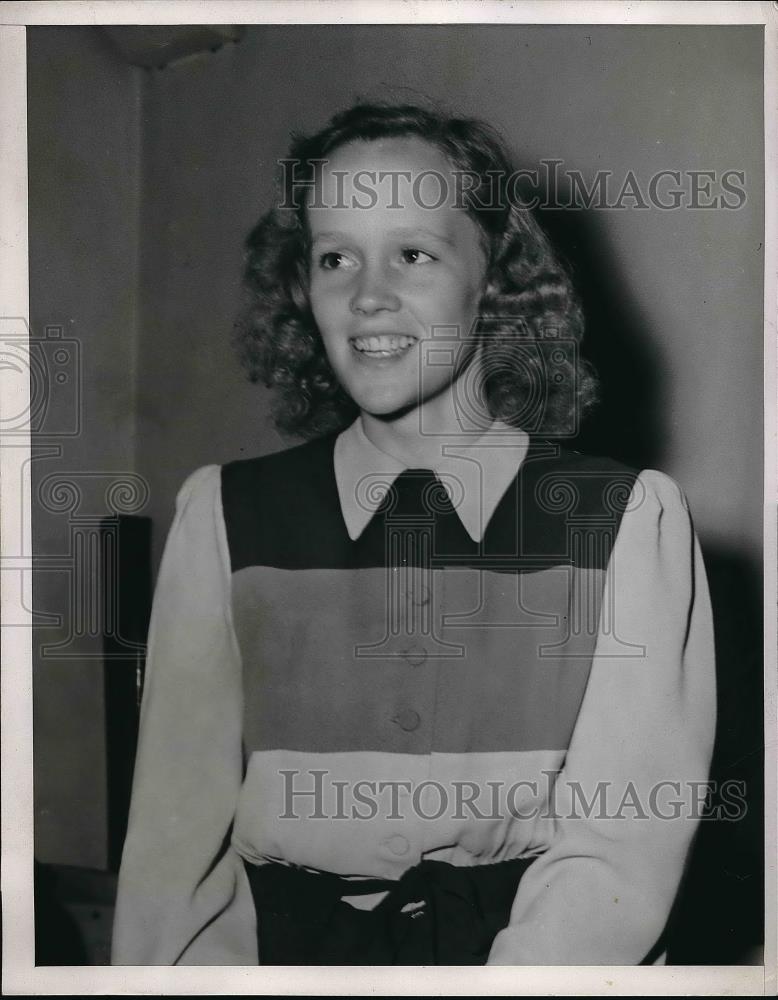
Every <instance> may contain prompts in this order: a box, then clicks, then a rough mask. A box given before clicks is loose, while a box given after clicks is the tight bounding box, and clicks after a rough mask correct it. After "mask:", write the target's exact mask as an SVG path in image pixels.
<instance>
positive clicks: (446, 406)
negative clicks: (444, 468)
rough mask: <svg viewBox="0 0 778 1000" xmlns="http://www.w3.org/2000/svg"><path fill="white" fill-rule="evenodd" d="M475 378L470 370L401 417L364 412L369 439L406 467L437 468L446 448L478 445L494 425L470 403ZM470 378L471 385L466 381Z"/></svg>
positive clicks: (365, 427)
mask: <svg viewBox="0 0 778 1000" xmlns="http://www.w3.org/2000/svg"><path fill="white" fill-rule="evenodd" d="M474 363H475V364H477V360H475V361H474ZM473 374H475V375H476V378H477V373H473V372H472V371H471V369H470V367H468V369H466V370H465V371H464V372H462V374H461V375H460V376H459V377H458V378H457V379H456V380H455V381H454V382H452V383H451V384H450V385H448V386H447V387H446V388H445V389H444V390H443V391H442V392H440V393H438V395H436V396H434V397H432V398H431V399H427V400H425V401H424V402H423V403H422V404H421V406H417V407H414V408H413V409H411V410H407V411H404V412H403V413H401V414H398V415H392V416H390V417H376V416H375V415H373V414H371V413H366V412H365V411H364V410H363V411H362V413H361V420H362V428H363V430H364V432H365V435H366V437H367V438H368V439H369V440H370V441H371V442H372V443H373V444H374V445H375V446H376V448H379V449H380V450H381V451H384V452H386V453H387V454H389V455H392V456H393V457H394V458H396V459H398V461H400V462H402V463H403V464H404V465H407V466H409V467H411V468H435V466H436V465H437V463H438V462H439V460H440V458H441V457H442V455H443V448H444V446H445V445H447V444H454V443H456V444H458V445H462V444H463V443H465V444H467V443H468V441H469V440H471V441H473V442H475V441H476V440H477V439H478V438H480V437H481V436H482V435H483V434H484V433H485V432H486V431H487V430H488V429H489V427H491V425H492V424H493V422H494V421H493V418H492V417H491V415H490V414H489V413H488V412H486V413H481V412H479V406H478V403H477V401H476V400H471V401H468V398H467V396H468V391H469V394H471V395H472V389H471V388H470V387H471V386H472V384H473V382H472V381H470V379H469V378H468V375H473ZM466 378H468V382H465V381H464V380H465V379H466ZM463 400H464V404H465V405H464V406H463Z"/></svg>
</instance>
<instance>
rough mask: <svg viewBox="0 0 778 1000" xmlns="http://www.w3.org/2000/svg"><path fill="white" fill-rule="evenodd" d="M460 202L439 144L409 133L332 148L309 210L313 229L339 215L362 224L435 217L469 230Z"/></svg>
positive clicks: (448, 227) (438, 221)
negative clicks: (399, 136)
mask: <svg viewBox="0 0 778 1000" xmlns="http://www.w3.org/2000/svg"><path fill="white" fill-rule="evenodd" d="M460 183H461V182H460ZM458 201H461V199H458V196H457V175H456V173H455V171H454V168H453V167H452V165H451V164H450V163H449V161H448V159H447V158H446V156H445V155H444V154H443V153H442V152H441V151H440V150H439V149H438V148H437V147H436V146H433V145H432V144H431V143H428V142H425V141H424V140H423V139H418V138H410V137H409V138H384V139H374V140H360V141H355V142H351V143H348V144H347V145H345V146H342V147H340V148H339V149H336V150H334V151H333V152H332V153H331V154H330V155H329V156H328V158H327V160H326V162H325V163H324V164H323V165H322V166H321V167H320V168H319V170H318V172H317V177H316V181H315V193H314V194H313V195H312V196H311V197H310V198H309V200H308V209H307V214H308V221H309V224H310V227H311V231H312V233H313V234H315V233H316V232H318V231H321V230H322V229H325V228H328V227H330V226H332V225H333V223H334V221H335V220H337V221H338V222H339V223H342V224H345V225H347V224H351V225H355V226H358V227H359V228H365V227H371V226H381V227H385V226H387V225H391V224H393V223H395V224H398V225H399V224H402V225H409V224H410V225H424V224H429V223H432V222H434V224H435V225H436V226H438V227H443V228H444V229H446V230H447V231H460V230H461V231H465V230H467V231H468V232H471V231H472V229H473V222H472V220H471V219H470V218H469V217H468V216H467V213H466V212H465V211H464V209H463V208H462V207H461V205H460V204H458Z"/></svg>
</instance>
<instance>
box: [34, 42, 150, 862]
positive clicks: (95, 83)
mask: <svg viewBox="0 0 778 1000" xmlns="http://www.w3.org/2000/svg"><path fill="white" fill-rule="evenodd" d="M28 40H29V44H28V135H29V139H28V142H29V150H28V154H29V206H30V214H29V241H30V319H31V326H32V333H33V335H34V336H36V337H41V338H44V337H45V335H46V328H47V327H49V326H54V327H61V328H62V337H63V338H66V339H71V338H72V339H76V340H77V341H78V342H79V345H80V349H81V361H82V378H81V379H80V380H78V381H77V383H75V384H74V383H72V382H71V383H70V384H69V385H68V386H66V387H65V388H64V389H63V390H62V391H61V393H60V397H59V399H58V397H57V393H56V390H55V392H54V393H53V397H52V403H53V405H54V406H56V405H57V404H58V403H59V404H60V405H61V407H62V410H63V426H64V421H65V419H66V417H67V415H68V413H67V411H69V410H70V404H71V403H74V404H75V405H76V406H77V407H78V409H79V411H80V420H81V427H82V432H81V433H80V435H78V436H77V437H72V438H67V439H64V438H63V439H61V440H60V441H58V442H54V444H55V448H57V449H59V450H60V454H59V456H57V455H56V454H55V455H53V456H52V457H40V458H36V459H34V460H33V463H32V477H33V485H34V489H35V491H34V492H33V496H34V497H35V496H36V492H37V488H38V487H39V486H40V485H41V483H42V482H43V481H44V480H45V478H46V477H47V476H50V475H54V474H57V473H63V472H64V473H66V474H73V473H75V474H76V477H78V478H77V482H79V483H80V485H81V487H83V488H84V492H85V497H86V500H87V502H86V503H85V505H84V507H85V509H87V510H98V511H99V510H100V506H96V505H95V504H94V497H93V496H88V494H93V493H94V489H93V488H92V487H96V486H97V485H98V481H97V480H90V479H89V478H84V477H83V476H81V474H82V473H92V472H98V473H104V474H105V473H107V474H123V473H127V472H132V470H133V469H134V468H135V451H136V447H137V442H138V438H137V436H136V407H135V390H136V374H137V371H136V359H137V354H138V327H137V309H138V278H137V268H138V248H139V244H140V237H141V232H140V227H139V218H140V215H139V208H140V130H141V119H140V95H141V83H142V80H141V77H142V72H141V71H140V70H138V69H135V68H133V67H130V66H128V65H126V64H125V63H123V62H122V61H121V60H119V59H117V58H116V56H115V53H114V52H113V50H112V49H111V47H110V46H109V45H108V44H107V43H106V41H105V40H104V39H103V37H102V36H101V34H100V33H99V32H98V31H97V30H96V29H95V28H88V27H83V28H67V29H64V30H63V29H59V30H58V29H56V28H54V29H51V28H42V29H28ZM33 451H35V449H33ZM33 503H34V513H33V530H34V538H33V541H34V551H35V554H36V556H39V557H40V556H44V557H55V556H58V555H60V554H64V555H65V556H67V555H68V554H72V552H71V540H70V534H69V521H68V517H67V516H64V517H63V516H62V515H57V514H54V513H51V512H50V511H47V510H45V509H44V508H43V507H42V506H41V505H40V504H37V503H36V502H35V500H34V501H33ZM81 513H83V510H82V511H81ZM106 513H107V511H106ZM74 582H76V581H74V579H73V577H72V575H71V574H69V573H68V572H67V571H66V570H64V571H63V570H61V569H60V570H54V569H51V570H44V569H40V570H39V571H38V572H36V573H35V574H34V578H33V604H34V608H35V610H36V611H38V612H44V613H46V614H54V615H60V616H62V619H63V621H62V625H61V627H58V628H57V627H48V626H47V627H41V628H39V629H38V630H37V633H36V636H35V642H34V645H33V649H34V655H35V664H34V687H33V699H34V700H33V705H34V727H35V739H34V754H35V786H34V791H35V818H36V827H35V834H36V852H37V857H39V859H40V860H43V861H57V862H63V863H67V864H73V865H84V866H90V867H96V868H102V867H104V866H105V864H106V860H107V854H106V807H107V795H106V787H105V783H106V760H105V725H104V723H105V719H104V710H103V665H102V662H101V660H100V658H99V657H100V648H101V647H100V645H99V644H98V643H94V642H91V641H89V640H88V639H87V638H84V639H82V640H80V641H79V642H77V643H76V644H75V645H74V646H73V648H72V649H71V651H74V652H78V650H79V649H80V650H81V652H82V653H83V658H82V659H70V660H62V659H53V658H46V659H42V658H41V656H40V647H41V645H42V644H43V643H45V644H50V643H56V642H60V641H65V640H66V639H67V637H68V632H69V626H70V623H71V622H72V620H73V614H74V612H73V600H74V598H73V594H72V590H71V585H72V584H73V583H74Z"/></svg>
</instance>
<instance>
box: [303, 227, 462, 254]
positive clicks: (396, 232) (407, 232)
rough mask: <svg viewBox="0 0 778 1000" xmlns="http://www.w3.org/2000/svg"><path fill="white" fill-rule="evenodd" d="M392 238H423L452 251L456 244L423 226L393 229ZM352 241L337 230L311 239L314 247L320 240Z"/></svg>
mask: <svg viewBox="0 0 778 1000" xmlns="http://www.w3.org/2000/svg"><path fill="white" fill-rule="evenodd" d="M392 235H393V236H399V237H400V238H401V239H414V238H415V237H419V236H421V237H425V238H431V239H433V240H437V241H438V243H445V244H447V245H448V246H450V247H452V249H456V243H455V242H454V240H452V239H451V238H450V237H448V236H444V235H443V234H442V233H436V232H435V231H434V230H432V229H425V228H424V227H423V226H421V227H414V228H410V229H393V230H392ZM351 239H352V237H351V236H349V234H348V233H344V232H341V231H340V230H338V229H328V230H326V231H324V232H321V233H317V235H316V236H315V237H314V239H313V241H312V242H313V245H314V246H315V245H316V244H317V243H319V242H320V241H321V240H336V241H337V240H342V241H343V242H346V243H347V242H349V241H350V240H351Z"/></svg>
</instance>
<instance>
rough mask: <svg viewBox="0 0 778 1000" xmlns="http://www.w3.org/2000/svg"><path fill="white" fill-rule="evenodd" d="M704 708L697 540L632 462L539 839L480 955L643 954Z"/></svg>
mask: <svg viewBox="0 0 778 1000" xmlns="http://www.w3.org/2000/svg"><path fill="white" fill-rule="evenodd" d="M715 715H716V702H715V669H714V649H713V627H712V618H711V608H710V600H709V596H708V589H707V582H706V577H705V570H704V566H703V561H702V554H701V552H700V547H699V543H698V541H697V538H696V535H695V533H694V529H693V526H692V522H691V517H690V514H689V510H688V506H687V503H686V499H685V497H684V495H683V493H682V492H681V490H680V489H679V487H678V486H677V484H676V483H675V482H674V481H673V480H672V479H670V478H669V477H668V476H666V475H664V474H663V473H661V472H657V471H655V470H644V471H643V472H642V473H641V474H640V476H639V477H638V478H637V480H636V482H635V486H634V489H633V491H632V495H631V497H630V501H629V504H628V506H627V509H626V511H625V513H624V515H623V518H622V522H621V526H620V529H619V532H618V535H617V538H616V542H615V544H614V547H613V551H612V553H611V558H610V560H609V564H608V569H607V572H606V577H605V585H604V592H603V603H602V608H601V613H600V620H599V632H598V636H597V642H596V646H595V653H594V658H593V662H592V669H591V673H590V675H589V680H588V683H587V688H586V692H585V694H584V699H583V702H582V705H581V709H580V712H579V715H578V720H577V723H576V726H575V729H574V732H573V736H572V739H571V742H570V746H569V748H568V752H567V755H566V758H565V761H564V764H563V767H562V770H561V771H560V772H559V774H558V775H557V776H556V782H555V786H554V793H553V799H554V806H555V808H554V816H553V819H552V820H551V823H552V834H551V839H550V844H549V847H548V849H547V850H546V851H545V853H543V854H542V855H540V856H539V857H538V859H537V860H536V861H535V862H534V863H533V864H532V865H531V867H530V868H529V869H528V871H527V873H526V875H525V876H524V878H523V879H522V881H521V883H520V885H519V889H518V892H517V894H516V898H515V900H514V905H513V908H512V912H511V919H510V923H509V925H508V926H507V927H506V928H504V929H503V930H502V931H501V932H500V933H499V934H498V935H497V937H496V938H495V941H494V943H493V945H492V949H491V952H490V956H489V963H488V964H491V965H555V964H559V965H567V964H581V965H599V964H614V965H635V964H639V963H640V962H642V961H643V960H644V959H645V958H646V957H647V955H648V954H649V952H650V951H651V949H652V948H653V947H654V945H655V944H656V942H657V941H658V939H659V937H660V935H661V933H662V931H663V929H664V927H665V924H666V922H667V918H668V916H669V913H670V910H671V907H672V904H673V901H674V899H675V896H676V893H677V890H678V886H679V883H680V880H681V877H682V874H683V870H684V865H685V862H686V858H687V855H688V852H689V847H690V844H691V841H692V837H693V834H694V832H695V829H696V827H697V824H698V820H699V812H700V810H699V808H698V805H699V802H698V798H699V785H695V783H700V782H705V780H706V779H707V777H708V772H709V767H710V760H711V754H712V748H713V737H714V729H715ZM670 783H673V784H670ZM582 796H584V797H585V798H582ZM592 802H594V807H593V808H590V806H591V803H592ZM674 802H675V803H681V805H677V804H676V805H673V803H674Z"/></svg>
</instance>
